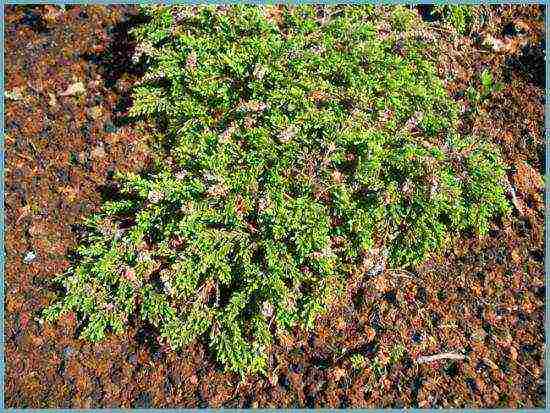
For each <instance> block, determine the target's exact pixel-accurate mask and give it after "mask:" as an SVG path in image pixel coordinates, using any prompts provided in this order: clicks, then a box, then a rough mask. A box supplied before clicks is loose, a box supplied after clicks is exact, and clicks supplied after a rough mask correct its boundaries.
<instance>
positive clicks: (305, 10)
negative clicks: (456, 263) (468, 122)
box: [46, 6, 508, 374]
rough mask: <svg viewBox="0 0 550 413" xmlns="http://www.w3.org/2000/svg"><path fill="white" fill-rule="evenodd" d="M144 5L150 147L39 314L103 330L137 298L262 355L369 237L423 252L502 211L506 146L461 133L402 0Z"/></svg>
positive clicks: (179, 333) (144, 94) (353, 262)
mask: <svg viewBox="0 0 550 413" xmlns="http://www.w3.org/2000/svg"><path fill="white" fill-rule="evenodd" d="M145 10H146V12H147V13H148V14H149V16H150V21H149V22H148V23H146V24H144V25H142V26H140V27H139V28H137V29H136V30H135V36H136V38H137V39H138V41H139V45H140V46H139V51H140V53H142V54H143V58H144V59H145V60H146V63H147V65H148V68H149V69H148V71H147V74H146V75H145V77H144V79H143V82H142V83H141V84H140V85H139V86H138V87H137V88H136V89H135V93H134V105H133V108H132V110H131V114H132V115H133V116H136V117H145V118H147V119H150V120H152V121H154V122H156V123H157V125H158V128H159V131H161V132H160V135H161V137H160V138H159V140H158V142H157V143H158V145H157V147H156V150H157V151H158V153H159V157H158V161H157V162H156V165H155V167H154V168H153V170H152V171H149V172H147V173H143V174H117V175H116V177H115V178H116V180H117V182H118V185H119V192H120V193H119V196H118V198H116V199H114V200H111V201H108V202H106V203H105V204H104V206H103V209H102V211H101V212H100V213H98V214H96V215H94V216H93V217H91V218H89V219H88V220H87V221H86V227H87V229H88V232H87V235H86V237H85V239H84V240H82V244H81V246H80V248H79V250H78V253H79V256H80V258H79V260H78V261H77V262H76V263H75V265H74V266H73V267H72V268H71V270H70V271H69V272H68V273H66V274H63V275H61V276H60V277H58V279H57V280H58V281H59V282H60V283H62V284H63V286H64V288H65V289H66V294H65V296H64V297H62V298H61V299H60V300H59V301H57V302H56V303H54V304H53V305H52V306H51V307H50V308H49V309H47V311H46V315H47V317H48V319H50V320H55V319H57V318H58V317H59V316H60V315H61V314H62V313H65V312H68V311H76V312H77V313H78V314H79V316H80V317H81V319H82V320H84V321H85V325H86V327H85V329H84V330H83V331H82V337H84V338H88V339H91V340H100V339H103V338H104V336H105V334H106V331H107V330H112V331H114V332H115V333H120V332H122V331H123V330H124V328H125V326H126V325H127V324H128V323H129V321H128V320H129V319H130V318H131V317H132V316H134V315H136V314H137V317H138V318H139V319H141V320H144V321H147V322H149V323H151V324H152V325H154V326H156V327H157V328H158V330H159V332H160V335H161V336H162V337H163V338H164V339H166V340H167V342H168V343H169V344H170V345H171V346H172V347H173V348H181V347H184V346H186V345H188V344H189V343H191V342H193V340H195V339H197V338H206V339H207V341H208V343H209V345H210V347H211V349H212V350H213V352H214V353H215V355H216V357H217V359H218V360H219V361H220V362H221V363H222V364H223V365H224V366H225V367H226V368H228V369H230V370H232V371H236V372H239V373H241V374H247V373H254V372H262V371H266V369H267V368H268V365H267V359H268V358H267V355H268V354H269V348H270V346H271V345H272V344H273V342H274V339H275V337H276V336H277V335H278V334H283V333H284V332H285V331H289V329H291V328H293V327H294V326H300V327H308V328H311V327H313V326H314V320H315V317H316V316H317V315H319V314H320V313H321V312H322V311H323V309H325V308H326V306H327V303H328V302H329V301H330V300H331V299H333V298H335V297H337V294H338V291H339V288H340V287H341V286H343V285H345V282H346V280H347V279H348V278H349V277H350V274H353V273H357V272H360V271H365V267H364V265H363V259H364V256H365V254H366V253H368V252H369V251H372V250H374V249H375V248H377V249H380V250H382V251H386V255H387V260H388V265H391V266H392V267H407V266H414V265H416V264H418V263H421V262H422V261H423V260H425V259H426V258H427V257H428V256H429V255H430V254H431V253H433V252H437V251H439V250H440V249H441V248H442V247H444V245H445V244H446V243H447V241H448V240H449V239H450V236H451V235H452V234H456V233H457V232H458V231H461V230H466V229H470V230H473V231H475V232H478V233H481V234H482V233H485V232H486V231H487V229H488V225H489V221H490V219H491V218H492V217H493V216H495V215H497V214H501V213H505V212H506V211H507V208H508V205H507V202H506V199H505V195H504V191H503V187H502V185H501V184H500V181H501V179H502V178H503V174H504V167H503V164H502V162H501V160H500V158H499V155H498V151H497V150H496V148H494V147H493V146H491V145H490V144H488V143H486V142H484V141H483V140H482V139H480V138H479V137H467V136H461V135H460V134H459V133H458V131H457V120H458V110H457V107H456V105H455V103H454V102H453V101H452V99H450V97H449V96H448V95H447V93H446V91H445V88H444V85H443V84H442V82H441V81H440V80H439V79H438V77H437V76H436V70H435V68H434V64H433V62H432V61H431V60H430V59H429V58H428V54H429V53H427V52H429V50H428V46H427V44H426V43H425V40H424V39H423V37H422V35H421V31H420V30H419V31H415V30H414V28H421V27H422V23H421V21H420V20H419V19H418V17H417V16H416V14H414V13H413V12H411V11H409V10H408V9H406V8H396V9H391V11H390V12H389V14H388V15H387V16H384V15H382V14H381V13H379V9H377V8H374V7H372V6H357V7H351V6H346V7H313V6H300V7H251V6H231V7H217V8H214V7H163V6H153V7H149V8H146V9H145ZM384 10H387V9H384Z"/></svg>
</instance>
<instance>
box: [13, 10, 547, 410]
mask: <svg viewBox="0 0 550 413" xmlns="http://www.w3.org/2000/svg"><path fill="white" fill-rule="evenodd" d="M481 12H482V15H483V16H484V18H483V21H482V23H478V24H476V25H474V27H473V29H472V32H471V33H469V34H467V35H463V36H461V35H458V34H457V33H456V32H455V31H454V30H453V29H452V28H450V27H448V26H446V25H444V24H442V23H441V22H437V21H435V22H432V23H430V24H431V29H430V30H429V33H428V35H430V36H432V37H433V41H434V53H438V54H437V57H438V60H440V63H439V64H440V69H441V73H442V76H444V77H445V78H446V81H447V85H448V89H449V92H450V93H451V94H452V95H453V96H454V97H455V98H456V100H457V101H459V102H461V104H462V105H463V108H464V113H463V128H464V130H465V132H475V133H476V134H477V136H480V137H482V138H485V139H489V140H492V141H493V142H495V143H496V144H498V145H499V147H500V148H501V150H502V153H503V155H504V157H505V160H506V162H507V165H508V166H509V174H508V180H509V184H510V185H509V197H510V201H511V203H512V204H513V213H512V216H511V217H510V218H509V219H506V220H500V221H495V222H494V223H493V225H492V228H491V231H490V234H489V235H488V236H486V237H482V238H478V237H476V236H475V235H473V234H465V235H463V236H462V237H461V238H459V239H456V240H455V242H454V243H453V245H454V247H452V248H451V249H450V250H448V251H446V252H444V253H443V252H442V253H441V254H440V255H439V256H436V257H434V258H433V259H432V260H430V261H429V262H428V263H426V264H425V265H423V266H422V267H421V268H417V269H416V270H415V271H414V272H404V271H397V270H392V269H387V270H385V271H384V272H382V273H380V274H375V273H371V274H368V275H366V276H363V277H362V278H361V279H357V280H351V282H350V283H349V287H348V291H347V296H346V297H344V298H343V300H342V301H341V302H339V303H335V305H334V308H333V309H332V310H331V311H330V317H328V316H327V317H324V318H322V319H321V320H319V324H318V327H317V328H316V330H315V331H314V332H312V333H307V332H302V331H295V332H294V333H295V334H293V335H292V337H290V336H289V337H288V338H287V339H286V340H285V339H281V340H280V342H279V343H277V345H276V346H275V348H274V351H273V357H272V358H271V360H270V361H271V363H272V366H273V369H272V371H271V373H270V374H269V377H267V378H266V377H251V378H249V379H247V380H246V381H245V382H242V383H240V382H239V379H238V377H236V376H234V375H232V374H228V373H223V372H222V371H221V369H220V366H218V365H217V364H216V363H215V361H214V359H213V357H212V356H211V355H210V354H209V353H208V351H207V349H206V347H205V346H204V345H203V344H202V343H196V344H195V345H193V346H192V347H190V348H188V349H187V350H185V351H180V352H170V351H168V350H167V349H165V348H163V347H161V346H160V345H159V344H158V343H157V341H156V335H155V331H153V329H151V328H150V327H149V326H147V325H139V324H137V325H134V326H133V327H132V328H131V329H129V331H128V332H127V333H125V334H124V335H122V336H111V337H109V338H108V339H107V340H105V341H104V342H102V343H99V344H91V343H87V342H85V341H82V340H79V339H78V338H77V337H78V332H79V324H78V322H77V319H76V318H75V316H74V315H67V316H66V317H64V318H63V319H62V320H61V322H59V323H57V324H55V325H53V324H49V323H45V322H43V320H42V318H41V311H42V309H43V308H44V307H45V306H47V305H48V304H49V303H50V302H51V301H52V300H53V298H54V296H55V294H56V292H55V291H54V290H52V288H51V287H50V281H51V279H52V278H53V277H54V276H55V275H56V274H59V273H61V272H63V271H64V270H66V269H67V268H68V266H69V264H70V258H71V251H72V248H73V247H74V245H75V239H76V237H77V235H78V223H79V222H80V221H81V219H82V218H83V217H85V216H86V215H88V214H89V213H90V212H92V211H94V210H97V208H98V206H99V205H100V202H101V200H102V197H106V196H108V193H109V178H110V175H111V174H112V172H113V171H114V170H115V169H119V170H139V169H141V168H144V167H146V166H147V164H148V162H149V160H150V159H149V156H148V154H147V149H146V148H147V136H148V130H147V128H146V126H145V125H139V124H138V125H136V124H133V125H127V124H126V122H125V121H124V112H125V110H126V109H127V108H128V105H129V103H130V101H129V98H128V95H129V89H130V88H131V86H132V84H133V82H135V80H136V79H137V78H138V77H139V74H140V69H139V67H137V66H136V65H134V64H132V61H131V57H132V49H133V44H132V41H131V40H130V39H129V38H128V35H127V31H128V29H129V28H130V27H131V26H132V25H133V24H135V23H136V22H137V21H139V18H138V17H137V10H136V9H135V8H134V7H131V6H130V7H127V6H112V7H100V6H87V7H81V6H67V7H66V9H65V10H63V9H60V8H59V7H54V6H40V7H36V6H21V7H14V6H7V7H6V10H5V42H6V43H5V45H6V47H5V63H6V64H5V68H6V69H5V79H6V80H5V90H6V97H5V99H6V100H5V132H6V135H5V148H6V162H5V169H6V172H5V188H6V194H5V211H6V233H5V243H6V268H5V275H4V282H5V292H6V298H5V310H6V311H5V351H6V357H5V359H6V382H5V401H6V406H7V407H11V408H26V407H33V408H44V407H52V408H53V407H57V408H69V407H74V408H89V407H142V408H147V407H221V406H224V407H403V406H409V407H512V408H516V407H543V406H544V398H545V389H544V380H545V378H544V358H543V354H544V297H545V287H544V264H543V263H544V252H543V251H544V249H543V245H544V235H543V228H544V201H543V197H542V195H543V181H542V178H541V174H542V173H543V172H542V171H543V170H544V138H543V137H544V41H543V39H544V33H543V27H544V19H543V15H542V13H543V9H542V8H541V7H538V6H499V7H493V6H492V7H488V6H484V7H482V9H481ZM439 56H441V58H439ZM483 69H490V70H491V71H492V72H493V74H494V76H495V78H496V80H497V81H499V82H502V84H503V86H504V87H503V89H502V90H501V91H500V92H497V93H494V94H493V95H491V96H490V98H489V99H487V100H486V101H485V102H483V103H482V104H480V105H478V106H477V107H473V106H472V105H471V104H470V103H469V102H468V101H467V95H466V93H465V91H466V89H467V88H468V87H469V86H474V87H479V80H478V78H479V74H480V73H481V71H482V70H483ZM448 352H452V353H456V354H459V355H461V356H464V358H463V359H442V360H438V361H432V362H425V363H421V362H419V359H418V358H419V357H421V356H426V355H434V354H440V353H448ZM358 355H360V356H362V360H363V362H361V358H360V357H358Z"/></svg>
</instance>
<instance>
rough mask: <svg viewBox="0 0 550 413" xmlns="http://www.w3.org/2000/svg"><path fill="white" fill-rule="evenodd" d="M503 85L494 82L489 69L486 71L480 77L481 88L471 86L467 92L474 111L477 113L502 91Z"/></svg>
mask: <svg viewBox="0 0 550 413" xmlns="http://www.w3.org/2000/svg"><path fill="white" fill-rule="evenodd" d="M502 88H503V85H502V83H498V82H495V81H494V80H493V74H492V73H491V71H490V70H489V69H484V70H483V71H482V72H481V74H480V75H479V87H477V88H475V87H473V86H470V87H469V88H468V89H467V90H466V94H467V97H468V100H469V101H470V103H471V105H472V109H473V111H474V112H475V113H477V112H478V111H479V109H480V107H481V106H482V105H483V104H484V103H485V102H486V101H487V100H488V99H489V98H490V97H491V96H492V95H493V94H495V93H498V92H500V91H501V90H502Z"/></svg>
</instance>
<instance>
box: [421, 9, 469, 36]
mask: <svg viewBox="0 0 550 413" xmlns="http://www.w3.org/2000/svg"><path fill="white" fill-rule="evenodd" d="M432 14H433V15H435V16H438V17H441V19H442V20H443V21H444V22H446V23H448V24H450V25H451V26H452V27H454V28H455V30H456V31H457V32H458V33H460V34H466V33H468V32H469V31H470V28H471V26H472V24H473V22H474V19H475V16H474V6H471V5H450V4H447V5H441V6H434V9H433V12H432Z"/></svg>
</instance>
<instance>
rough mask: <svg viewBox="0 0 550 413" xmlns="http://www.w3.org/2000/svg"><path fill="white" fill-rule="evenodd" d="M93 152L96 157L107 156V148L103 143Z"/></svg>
mask: <svg viewBox="0 0 550 413" xmlns="http://www.w3.org/2000/svg"><path fill="white" fill-rule="evenodd" d="M91 154H92V157H94V158H105V148H103V145H99V146H96V147H95V148H94V149H93V150H92V152H91Z"/></svg>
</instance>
